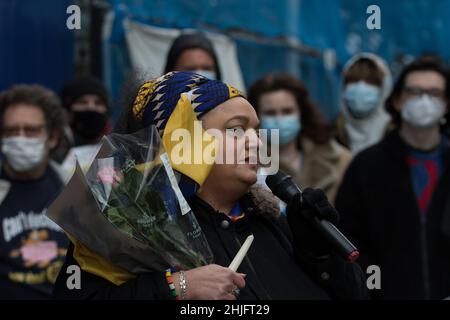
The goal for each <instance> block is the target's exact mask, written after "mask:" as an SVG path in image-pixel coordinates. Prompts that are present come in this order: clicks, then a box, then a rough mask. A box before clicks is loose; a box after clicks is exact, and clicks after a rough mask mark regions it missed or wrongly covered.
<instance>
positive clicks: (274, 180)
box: [266, 170, 290, 191]
mask: <svg viewBox="0 0 450 320" xmlns="http://www.w3.org/2000/svg"><path fill="white" fill-rule="evenodd" d="M289 178H290V176H289V175H287V174H286V173H284V172H283V171H281V170H278V172H277V173H275V174H272V175H270V176H267V177H266V184H267V186H268V187H269V189H270V190H272V191H273V190H274V189H276V188H277V186H278V185H279V184H280V183H281V182H283V181H284V180H285V179H289Z"/></svg>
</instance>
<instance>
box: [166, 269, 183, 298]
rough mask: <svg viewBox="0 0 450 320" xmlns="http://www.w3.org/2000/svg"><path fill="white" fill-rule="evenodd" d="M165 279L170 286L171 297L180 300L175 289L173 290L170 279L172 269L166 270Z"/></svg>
mask: <svg viewBox="0 0 450 320" xmlns="http://www.w3.org/2000/svg"><path fill="white" fill-rule="evenodd" d="M166 281H167V284H168V285H169V288H170V294H171V295H172V297H174V298H175V300H180V297H179V296H178V295H177V291H176V290H175V285H174V284H173V280H172V270H171V269H170V268H169V269H167V270H166Z"/></svg>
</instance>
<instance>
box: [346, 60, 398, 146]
mask: <svg viewBox="0 0 450 320" xmlns="http://www.w3.org/2000/svg"><path fill="white" fill-rule="evenodd" d="M391 82H392V79H391V73H390V71H389V68H388V66H387V64H386V63H385V62H384V61H383V60H382V59H381V58H380V57H378V56H377V55H375V54H372V53H361V54H358V55H355V56H354V57H352V58H351V59H350V60H349V61H348V62H347V63H346V65H345V67H344V71H343V73H342V92H341V114H340V116H339V117H338V119H337V138H338V140H339V141H340V142H341V143H343V144H344V145H345V146H347V147H348V148H350V150H351V151H352V153H353V154H356V153H358V152H360V151H361V150H364V149H365V148H367V147H370V146H372V145H374V144H375V143H377V142H379V141H380V140H381V139H382V138H383V136H384V134H385V133H386V130H387V126H388V123H389V122H390V116H389V114H388V113H387V112H386V110H384V101H385V100H386V98H387V96H388V95H389V93H390V90H391V86H392V83H391Z"/></svg>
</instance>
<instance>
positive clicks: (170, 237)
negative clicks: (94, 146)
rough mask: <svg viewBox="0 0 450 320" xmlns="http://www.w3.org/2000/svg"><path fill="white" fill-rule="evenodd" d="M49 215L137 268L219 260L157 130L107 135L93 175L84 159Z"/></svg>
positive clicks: (98, 249) (91, 246) (78, 236)
mask: <svg viewBox="0 0 450 320" xmlns="http://www.w3.org/2000/svg"><path fill="white" fill-rule="evenodd" d="M47 216H48V217H49V218H50V219H52V220H53V221H54V222H56V223H57V224H58V225H59V226H60V227H61V228H62V229H64V230H65V232H66V233H67V234H68V235H70V236H71V237H73V238H75V239H76V240H77V241H79V242H81V243H82V244H83V245H84V246H86V247H87V248H89V249H90V250H92V251H93V252H95V253H97V254H99V255H100V256H102V257H104V258H105V259H107V260H108V261H110V262H111V263H113V264H114V265H116V266H118V267H121V268H123V269H125V270H127V271H129V272H132V273H142V272H149V271H163V270H165V269H166V268H167V267H168V266H172V267H175V268H178V269H191V268H195V267H199V266H202V265H205V264H208V263H211V261H212V254H211V251H210V248H209V246H208V243H207V241H206V238H205V236H204V234H203V232H202V230H201V228H200V226H199V224H198V222H197V220H196V218H195V216H194V214H193V212H192V210H191V209H190V207H189V205H188V203H187V202H186V200H185V199H184V197H183V195H182V193H181V191H180V189H179V188H178V184H177V178H176V174H175V173H174V171H173V170H172V168H171V166H170V163H169V159H168V155H167V154H166V153H165V152H164V149H163V146H162V143H161V141H160V138H159V135H158V133H157V131H156V129H155V128H154V127H149V128H146V129H144V130H141V131H138V132H136V133H133V134H115V133H113V134H110V135H108V136H105V137H104V138H103V140H102V146H101V148H100V150H99V152H98V154H97V156H96V157H95V160H94V161H93V163H92V165H91V167H90V168H89V170H88V171H87V173H86V174H83V171H82V170H81V168H80V167H79V165H78V164H77V168H76V170H75V173H74V175H73V176H72V178H71V179H70V181H69V183H68V184H67V186H66V187H65V189H64V190H63V191H62V193H61V194H60V195H59V196H58V198H57V199H56V200H55V202H53V204H52V205H51V206H50V207H49V209H48V212H47Z"/></svg>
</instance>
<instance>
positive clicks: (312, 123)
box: [248, 73, 332, 146]
mask: <svg viewBox="0 0 450 320" xmlns="http://www.w3.org/2000/svg"><path fill="white" fill-rule="evenodd" d="M278 90H287V91H288V92H290V93H291V94H292V95H293V96H294V97H295V100H296V101H297V105H298V107H299V108H300V114H301V116H300V121H301V123H302V128H303V129H302V132H301V134H300V135H299V140H298V141H299V143H300V136H301V135H302V134H303V135H305V136H307V137H308V138H310V139H311V140H312V141H314V142H315V143H318V144H324V143H327V142H329V140H330V139H331V136H332V127H331V125H330V124H328V123H327V121H326V120H325V119H324V118H323V116H322V115H321V114H320V112H319V111H318V110H317V108H316V107H315V106H314V104H313V103H312V102H311V100H310V99H309V95H308V91H307V90H306V88H305V86H304V85H303V83H302V82H301V81H300V80H298V79H296V78H295V77H293V76H291V75H289V74H287V73H273V74H269V75H266V76H264V77H262V78H261V79H259V80H257V81H256V82H254V83H253V85H252V86H251V87H250V89H249V91H248V101H249V102H250V103H251V105H252V106H253V107H254V108H255V110H256V113H259V112H258V111H259V102H260V101H259V100H260V98H261V96H262V95H263V94H265V93H270V92H274V91H278ZM299 146H300V144H299Z"/></svg>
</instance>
